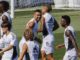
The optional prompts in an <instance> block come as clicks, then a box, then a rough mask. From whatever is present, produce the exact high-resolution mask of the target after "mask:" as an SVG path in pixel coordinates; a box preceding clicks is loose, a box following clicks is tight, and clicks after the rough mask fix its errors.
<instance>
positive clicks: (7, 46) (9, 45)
mask: <svg viewBox="0 0 80 60" xmlns="http://www.w3.org/2000/svg"><path fill="white" fill-rule="evenodd" d="M1 27H2V30H3V33H4V35H3V37H2V39H3V42H4V48H2V49H1V51H0V54H2V53H3V55H2V59H1V60H17V59H18V40H17V37H16V35H15V34H14V33H13V32H11V24H10V23H9V22H4V23H2V24H1Z"/></svg>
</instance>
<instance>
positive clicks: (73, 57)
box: [63, 49, 78, 60]
mask: <svg viewBox="0 0 80 60" xmlns="http://www.w3.org/2000/svg"><path fill="white" fill-rule="evenodd" d="M63 60H78V57H77V54H76V51H75V50H74V49H72V50H69V51H67V52H66V53H65V55H64V58H63Z"/></svg>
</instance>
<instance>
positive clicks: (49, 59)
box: [47, 54, 55, 60]
mask: <svg viewBox="0 0 80 60" xmlns="http://www.w3.org/2000/svg"><path fill="white" fill-rule="evenodd" d="M47 60H55V58H54V56H53V54H48V55H47Z"/></svg>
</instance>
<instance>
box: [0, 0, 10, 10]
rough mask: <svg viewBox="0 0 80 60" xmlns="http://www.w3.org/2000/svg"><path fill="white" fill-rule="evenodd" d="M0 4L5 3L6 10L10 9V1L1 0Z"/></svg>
mask: <svg viewBox="0 0 80 60" xmlns="http://www.w3.org/2000/svg"><path fill="white" fill-rule="evenodd" d="M0 4H2V5H3V9H4V11H8V10H9V7H10V6H9V3H8V2H7V1H0Z"/></svg>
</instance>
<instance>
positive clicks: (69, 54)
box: [57, 15, 80, 60]
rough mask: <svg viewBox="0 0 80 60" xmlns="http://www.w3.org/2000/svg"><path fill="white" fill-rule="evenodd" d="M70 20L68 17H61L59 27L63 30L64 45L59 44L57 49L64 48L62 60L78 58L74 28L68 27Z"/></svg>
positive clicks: (75, 59)
mask: <svg viewBox="0 0 80 60" xmlns="http://www.w3.org/2000/svg"><path fill="white" fill-rule="evenodd" d="M70 23H71V19H70V17H69V16H68V15H63V16H62V17H61V26H62V27H63V28H64V29H65V31H64V44H60V45H58V46H57V48H62V47H65V48H66V53H65V55H64V58H63V60H78V59H77V57H78V56H80V55H79V52H78V46H77V43H76V36H75V31H74V28H73V27H72V26H71V25H70Z"/></svg>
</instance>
